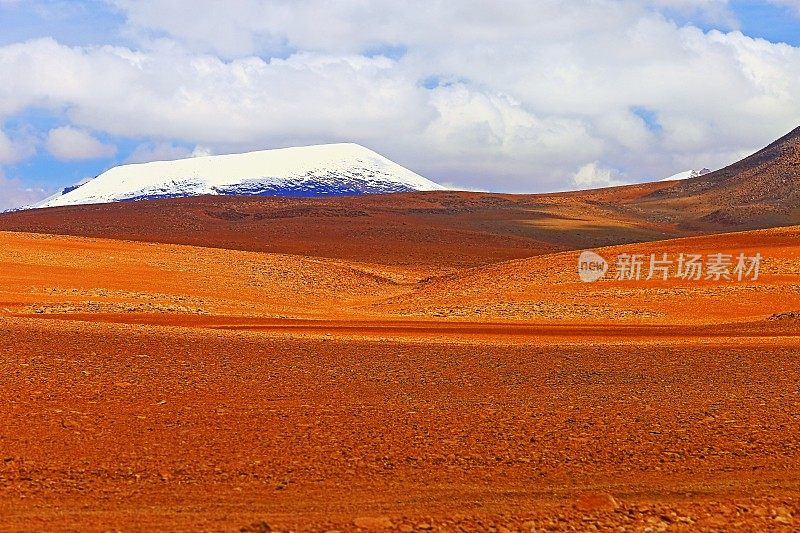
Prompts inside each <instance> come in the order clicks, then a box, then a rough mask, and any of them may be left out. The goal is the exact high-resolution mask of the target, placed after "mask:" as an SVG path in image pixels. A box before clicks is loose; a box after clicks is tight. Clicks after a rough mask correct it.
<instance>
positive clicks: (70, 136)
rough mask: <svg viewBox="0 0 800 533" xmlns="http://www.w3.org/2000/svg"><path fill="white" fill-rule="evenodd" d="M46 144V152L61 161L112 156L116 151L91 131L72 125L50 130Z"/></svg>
mask: <svg viewBox="0 0 800 533" xmlns="http://www.w3.org/2000/svg"><path fill="white" fill-rule="evenodd" d="M46 146H47V151H48V152H50V153H51V154H52V155H54V156H55V157H56V158H57V159H61V160H63V161H79V160H82V159H100V158H104V157H113V156H114V155H116V153H117V148H116V147H115V146H113V145H110V144H105V143H103V142H101V141H100V140H98V139H97V138H95V137H93V136H92V134H91V133H89V132H87V131H84V130H80V129H77V128H74V127H72V126H62V127H60V128H55V129H52V130H50V132H49V133H48V134H47V143H46Z"/></svg>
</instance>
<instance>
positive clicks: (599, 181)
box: [572, 161, 626, 189]
mask: <svg viewBox="0 0 800 533" xmlns="http://www.w3.org/2000/svg"><path fill="white" fill-rule="evenodd" d="M572 179H573V181H574V182H575V186H576V187H577V188H578V189H597V188H600V187H614V186H617V185H624V184H625V183H626V182H625V180H622V179H620V175H619V171H617V170H615V169H612V168H607V167H604V166H602V165H601V164H600V162H598V161H594V162H592V163H587V164H586V165H583V166H582V167H581V168H579V169H578V172H576V173H575V175H574V176H573V177H572Z"/></svg>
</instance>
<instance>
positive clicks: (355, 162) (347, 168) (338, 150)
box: [32, 143, 445, 208]
mask: <svg viewBox="0 0 800 533" xmlns="http://www.w3.org/2000/svg"><path fill="white" fill-rule="evenodd" d="M435 190H445V187H442V186H441V185H439V184H437V183H434V182H432V181H430V180H428V179H426V178H424V177H422V176H420V175H419V174H416V173H414V172H412V171H410V170H408V169H407V168H404V167H402V166H400V165H398V164H397V163H394V162H393V161H391V160H389V159H387V158H385V157H383V156H382V155H380V154H378V153H376V152H373V151H372V150H369V149H367V148H364V147H363V146H360V145H358V144H351V143H344V144H323V145H316V146H304V147H295V148H281V149H276V150H262V151H258V152H249V153H244V154H232V155H212V156H203V157H193V158H190V159H179V160H176V161H155V162H152V163H139V164H132V165H122V166H118V167H114V168H112V169H110V170H108V171H106V172H104V173H102V174H100V175H99V176H97V177H96V178H94V179H92V180H89V181H88V182H86V183H84V184H82V185H79V186H77V187H68V188H66V189H64V190H63V191H62V192H61V193H59V194H57V195H55V196H52V197H50V198H47V199H45V200H43V201H42V202H40V203H38V204H36V205H34V206H32V207H34V208H40V207H56V206H63V205H79V204H96V203H109V202H119V201H126V200H141V199H148V198H175V197H185V196H197V195H202V194H212V195H218V194H244V195H262V196H321V195H341V194H370V193H386V192H407V191H435Z"/></svg>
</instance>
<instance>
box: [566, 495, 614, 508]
mask: <svg viewBox="0 0 800 533" xmlns="http://www.w3.org/2000/svg"><path fill="white" fill-rule="evenodd" d="M618 507H619V503H617V500H615V499H614V497H613V496H612V495H610V494H584V495H583V496H581V497H580V498H578V500H577V501H576V502H575V508H576V509H577V510H579V511H584V512H587V511H613V510H614V509H617V508H618Z"/></svg>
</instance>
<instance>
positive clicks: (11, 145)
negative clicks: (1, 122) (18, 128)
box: [0, 130, 36, 164]
mask: <svg viewBox="0 0 800 533" xmlns="http://www.w3.org/2000/svg"><path fill="white" fill-rule="evenodd" d="M35 145H36V140H35V139H34V138H33V137H32V136H30V135H28V134H23V135H20V136H17V138H15V139H12V138H11V137H9V135H8V134H7V133H5V132H4V131H3V130H0V164H8V163H16V162H18V161H22V160H24V159H27V158H28V157H30V156H32V155H33V154H34V153H35V152H36V146H35Z"/></svg>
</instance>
